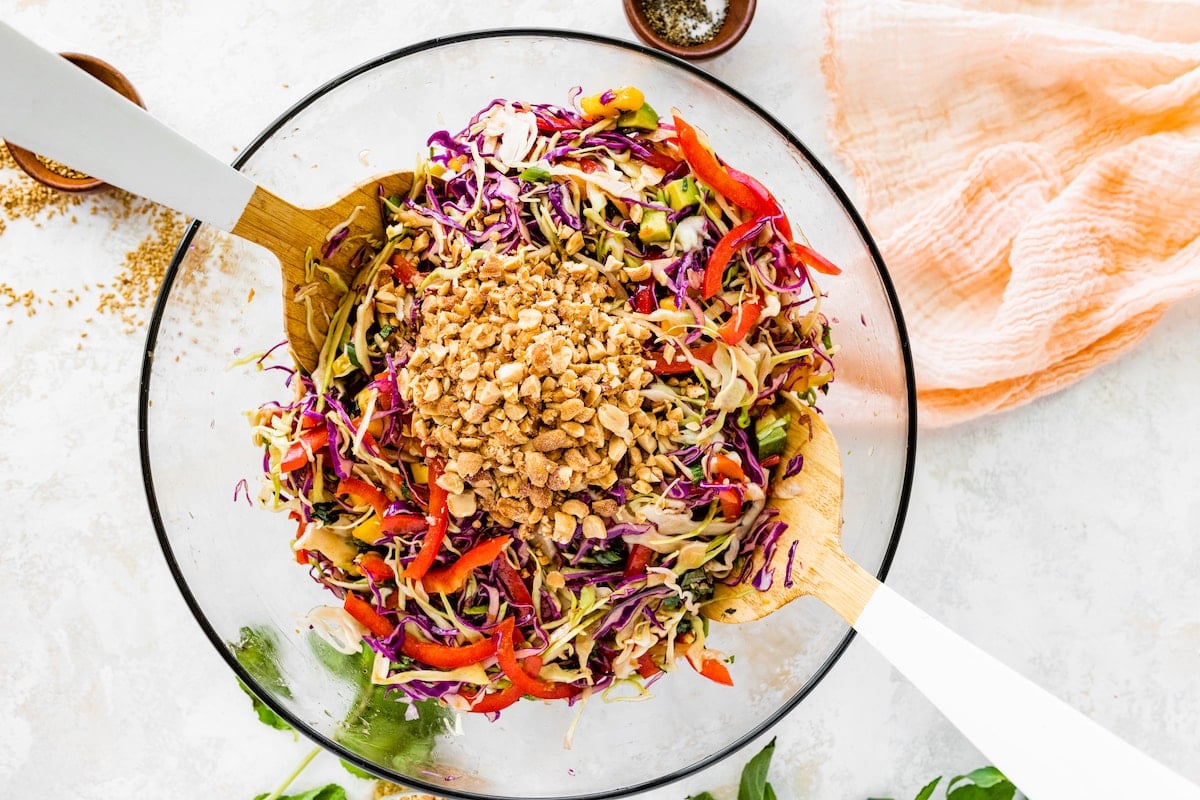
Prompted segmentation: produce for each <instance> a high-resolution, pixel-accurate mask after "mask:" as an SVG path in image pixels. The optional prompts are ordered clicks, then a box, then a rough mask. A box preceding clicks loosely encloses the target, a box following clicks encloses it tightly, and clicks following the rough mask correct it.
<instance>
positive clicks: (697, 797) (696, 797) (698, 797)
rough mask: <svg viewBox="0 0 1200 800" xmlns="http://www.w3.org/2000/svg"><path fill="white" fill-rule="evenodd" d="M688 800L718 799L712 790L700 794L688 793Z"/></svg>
mask: <svg viewBox="0 0 1200 800" xmlns="http://www.w3.org/2000/svg"><path fill="white" fill-rule="evenodd" d="M687 800H717V798H715V797H713V796H712V792H701V793H700V794H692V795H688V799H687Z"/></svg>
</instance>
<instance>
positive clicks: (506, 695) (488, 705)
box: [467, 683, 524, 714]
mask: <svg viewBox="0 0 1200 800" xmlns="http://www.w3.org/2000/svg"><path fill="white" fill-rule="evenodd" d="M523 696H524V692H522V691H521V687H520V686H517V685H516V684H515V683H510V684H509V685H508V686H507V687H505V688H503V689H501V690H500V691H498V692H492V693H491V694H485V695H483V696H482V697H480V696H479V695H478V694H477V695H475V696H474V697H473V698H468V702H470V703H471V707H470V708H468V709H467V711H470V712H472V713H474V714H491V713H492V712H494V711H503V710H504V709H506V708H508V707H509V706H511V705H512V704H513V703H515V702H517V701H518V700H520V699H521V698H522V697H523Z"/></svg>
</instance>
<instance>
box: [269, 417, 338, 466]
mask: <svg viewBox="0 0 1200 800" xmlns="http://www.w3.org/2000/svg"><path fill="white" fill-rule="evenodd" d="M303 424H304V423H301V425H303ZM328 446H329V429H328V428H326V427H325V426H324V425H322V426H321V427H319V428H311V429H309V430H306V431H304V432H303V433H301V434H300V441H299V442H293V443H292V445H291V447H289V448H288V449H287V452H286V453H284V455H283V460H281V461H280V462H279V471H280V472H292V471H293V470H297V469H300V467H303V466H304V465H305V464H307V463H308V462H309V460H310V459H311V458H312V456H313V455H316V454H317V453H318V452H319V451H321V450H323V449H324V448H325V447H328Z"/></svg>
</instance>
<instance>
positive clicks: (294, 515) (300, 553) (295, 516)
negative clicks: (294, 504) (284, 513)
mask: <svg viewBox="0 0 1200 800" xmlns="http://www.w3.org/2000/svg"><path fill="white" fill-rule="evenodd" d="M288 519H290V520H292V521H293V522H295V523H296V538H297V539H299V538H300V537H301V536H303V535H304V529H305V528H307V527H308V523H307V522H305V521H304V517H302V516H300V513H299V512H298V511H292V512H290V513H289V514H288ZM296 563H297V564H307V563H308V551H307V550H304V549H300V550H297V551H296Z"/></svg>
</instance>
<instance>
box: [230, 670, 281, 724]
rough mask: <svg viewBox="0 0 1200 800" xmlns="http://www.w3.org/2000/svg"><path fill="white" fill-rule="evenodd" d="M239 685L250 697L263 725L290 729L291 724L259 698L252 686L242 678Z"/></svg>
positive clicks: (251, 703)
mask: <svg viewBox="0 0 1200 800" xmlns="http://www.w3.org/2000/svg"><path fill="white" fill-rule="evenodd" d="M238 686H240V687H242V691H243V692H245V693H246V694H247V695H248V696H249V697H250V705H251V707H252V708H253V709H254V713H255V714H257V715H258V721H259V722H261V723H262V724H263V725H266V726H268V727H271V728H274V729H275V730H277V731H290V730H291V729H292V726H291V725H288V724H287V723H286V722H284V721H283V718H282V717H280V716H279V715H278V714H276V713H275V712H274V711H272V710H271V709H270V708H268V707H267V704H266V703H264V702H263V701H262V700H259V699H258V695H256V694H255V693H254V692H252V691H250V687H249V686H247V685H246V684H244V683H242V680H241V678H238Z"/></svg>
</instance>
